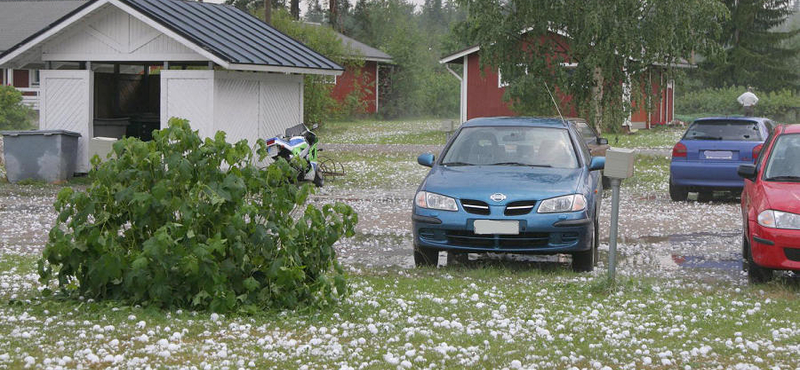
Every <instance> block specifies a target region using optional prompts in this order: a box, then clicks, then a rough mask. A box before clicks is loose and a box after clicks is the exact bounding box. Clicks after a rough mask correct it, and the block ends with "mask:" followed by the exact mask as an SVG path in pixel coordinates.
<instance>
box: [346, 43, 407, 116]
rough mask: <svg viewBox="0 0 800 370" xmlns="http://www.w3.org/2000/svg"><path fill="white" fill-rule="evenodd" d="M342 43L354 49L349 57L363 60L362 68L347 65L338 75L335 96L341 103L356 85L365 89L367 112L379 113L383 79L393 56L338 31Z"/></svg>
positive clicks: (362, 99) (364, 98)
mask: <svg viewBox="0 0 800 370" xmlns="http://www.w3.org/2000/svg"><path fill="white" fill-rule="evenodd" d="M336 35H337V36H338V37H339V39H340V40H342V44H343V45H344V46H345V47H346V48H348V49H349V50H351V51H353V54H351V55H348V56H347V57H348V58H352V59H358V60H362V61H363V62H364V64H363V66H362V67H361V68H353V67H350V66H345V70H344V73H343V74H342V75H341V76H337V77H336V80H335V81H336V86H334V87H333V91H332V94H333V97H334V98H335V99H336V100H338V101H339V102H340V103H341V102H344V100H345V98H346V97H347V96H348V95H350V93H352V92H353V90H354V89H355V88H356V86H360V87H361V88H362V89H364V95H363V96H362V98H361V101H362V102H363V103H364V105H365V107H366V110H365V113H377V112H378V109H379V108H380V106H381V104H380V101H381V85H382V84H381V83H380V81H381V79H382V78H384V74H385V72H382V70H385V69H386V68H385V67H387V66H389V65H391V64H392V57H391V56H389V54H386V53H384V52H382V51H380V50H378V49H375V48H373V47H371V46H369V45H367V44H364V43H362V42H359V41H357V40H354V39H352V38H350V37H347V36H345V35H342V34H341V33H338V32H337V33H336Z"/></svg>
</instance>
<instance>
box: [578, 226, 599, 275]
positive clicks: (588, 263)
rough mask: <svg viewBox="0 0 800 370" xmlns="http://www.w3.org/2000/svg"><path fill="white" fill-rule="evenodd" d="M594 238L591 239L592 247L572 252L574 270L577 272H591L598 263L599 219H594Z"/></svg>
mask: <svg viewBox="0 0 800 370" xmlns="http://www.w3.org/2000/svg"><path fill="white" fill-rule="evenodd" d="M592 228H593V229H594V230H592V234H591V235H592V240H591V241H590V244H591V248H589V250H587V251H582V252H575V253H573V254H572V271H575V272H591V271H592V270H594V266H595V265H596V264H597V256H598V251H597V243H598V238H597V234H598V232H597V229H598V228H597V219H595V220H594V225H592Z"/></svg>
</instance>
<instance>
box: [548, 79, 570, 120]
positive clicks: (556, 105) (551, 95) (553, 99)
mask: <svg viewBox="0 0 800 370" xmlns="http://www.w3.org/2000/svg"><path fill="white" fill-rule="evenodd" d="M544 88H545V89H547V94H548V95H550V100H552V101H553V105H554V106H555V107H556V112H558V116H559V117H561V122H563V123H564V125H566V124H567V120H565V119H564V116H563V115H561V109H559V108H558V104H556V98H554V97H553V93H551V92H550V87H549V86H547V82H545V83H544Z"/></svg>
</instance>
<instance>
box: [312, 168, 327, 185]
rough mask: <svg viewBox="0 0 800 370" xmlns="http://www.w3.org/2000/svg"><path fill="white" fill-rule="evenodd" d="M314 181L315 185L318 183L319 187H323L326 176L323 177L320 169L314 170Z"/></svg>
mask: <svg viewBox="0 0 800 370" xmlns="http://www.w3.org/2000/svg"><path fill="white" fill-rule="evenodd" d="M313 182H314V185H316V186H317V187H318V188H321V187H322V185H325V178H324V177H322V174H321V173H319V170H317V171H315V172H314V181H313Z"/></svg>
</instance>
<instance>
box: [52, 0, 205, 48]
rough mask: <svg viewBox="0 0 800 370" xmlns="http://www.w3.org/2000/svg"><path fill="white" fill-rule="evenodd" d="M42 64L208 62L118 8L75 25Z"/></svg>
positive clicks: (55, 41) (57, 39)
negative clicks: (68, 62) (162, 61)
mask: <svg viewBox="0 0 800 370" xmlns="http://www.w3.org/2000/svg"><path fill="white" fill-rule="evenodd" d="M42 60H50V61H58V60H89V61H92V60H116V61H137V60H138V61H149V60H184V61H186V60H206V58H204V57H202V56H200V55H199V54H197V53H195V52H194V51H192V50H191V49H189V48H187V47H186V46H184V45H182V44H181V43H179V42H177V41H175V40H174V39H172V38H170V37H167V36H166V35H164V34H162V33H161V32H159V31H157V30H156V29H154V28H153V27H150V26H149V25H147V24H145V23H144V22H142V21H140V20H138V19H136V18H135V17H133V16H131V15H129V14H128V13H126V12H124V11H122V10H121V9H119V8H116V7H106V8H104V9H102V10H99V11H98V12H97V13H95V14H93V15H90V16H89V17H87V19H86V20H85V21H83V22H80V23H78V24H75V25H73V26H71V27H70V29H68V30H66V31H65V32H64V33H62V34H61V35H59V36H56V37H54V38H53V39H51V40H49V41H47V43H46V44H45V45H44V46H43V48H42Z"/></svg>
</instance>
